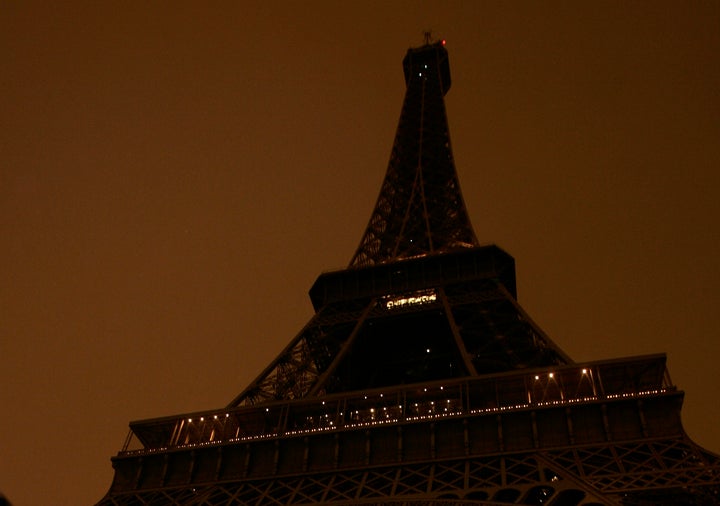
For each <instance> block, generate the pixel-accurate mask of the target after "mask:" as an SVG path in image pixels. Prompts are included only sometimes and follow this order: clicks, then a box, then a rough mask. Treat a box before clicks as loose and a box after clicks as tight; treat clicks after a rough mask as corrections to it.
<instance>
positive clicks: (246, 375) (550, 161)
mask: <svg viewBox="0 0 720 506" xmlns="http://www.w3.org/2000/svg"><path fill="white" fill-rule="evenodd" d="M259 4H260V2H257V3H245V2H215V3H206V2H197V3H196V4H194V5H193V4H187V3H183V2H165V3H152V4H151V5H148V4H147V3H146V2H116V3H111V2H87V3H78V2H72V3H70V5H67V3H66V2H44V3H34V2H14V1H8V2H3V3H2V6H0V118H1V119H0V360H1V362H0V385H2V386H1V387H0V407H1V408H0V491H2V492H4V493H5V494H6V495H7V496H8V498H9V499H11V500H12V501H13V502H14V503H15V504H16V505H18V506H24V505H40V504H54V505H60V506H63V505H68V506H70V505H78V504H91V503H93V502H94V501H96V500H98V499H100V497H101V496H102V495H103V494H104V493H105V491H106V490H107V488H108V487H109V485H110V481H111V478H112V470H111V466H110V461H109V458H110V456H111V455H113V454H114V453H116V452H117V451H118V450H119V449H120V447H121V445H122V442H123V440H124V437H125V435H126V430H127V424H128V422H129V421H130V420H135V419H142V418H149V417H156V416H163V415H170V414H176V413H182V412H187V411H196V410H201V409H206V408H216V407H220V406H223V405H226V404H227V403H228V402H229V401H230V400H231V399H232V398H233V397H234V396H235V395H236V394H237V393H239V392H240V391H241V390H242V389H243V387H244V386H245V385H246V384H247V383H248V382H249V381H250V380H251V379H252V378H253V377H254V376H255V375H256V374H258V373H259V372H260V370H261V369H262V368H263V367H264V366H265V365H267V363H268V362H269V361H270V360H271V359H272V358H273V357H274V356H275V355H276V354H277V353H278V352H279V351H280V350H281V348H282V347H283V346H284V345H285V344H286V343H287V342H288V341H289V340H290V339H291V338H292V337H293V336H294V335H295V334H296V333H297V332H298V331H299V330H300V328H301V327H302V326H303V325H304V324H305V322H306V321H307V320H308V319H309V318H310V316H311V312H312V309H311V305H310V303H309V299H308V298H307V295H306V292H307V290H308V288H309V287H310V286H311V284H312V283H313V281H314V279H315V277H316V276H317V275H318V274H319V273H320V272H322V271H323V270H328V269H335V268H341V267H344V266H345V265H346V264H347V263H348V262H349V260H350V257H351V256H352V253H353V252H354V250H355V248H356V246H357V244H358V242H359V240H360V237H361V235H362V232H363V230H364V227H365V225H366V220H367V219H368V217H369V216H370V212H371V210H372V206H373V204H374V202H375V199H376V197H377V192H378V191H379V188H380V183H381V181H382V177H383V175H384V171H385V168H386V164H387V160H388V156H389V153H390V147H391V144H392V140H393V135H394V130H395V126H396V124H397V120H398V117H399V113H400V106H401V101H402V97H403V93H404V83H403V76H402V69H401V60H402V57H403V56H404V52H405V50H406V49H407V48H408V47H409V46H411V45H413V46H414V45H419V44H420V43H421V42H422V31H423V30H424V29H427V28H432V29H433V30H434V31H435V33H436V34H437V36H438V37H443V38H446V39H447V41H448V42H447V48H448V51H449V53H450V61H451V70H452V75H453V87H452V89H451V90H450V92H449V94H448V96H447V107H448V114H449V122H450V130H451V134H452V139H453V147H454V153H455V159H456V165H457V168H458V173H459V176H460V180H461V184H462V188H463V192H464V196H465V200H466V202H467V206H468V208H469V211H470V214H471V218H472V220H473V224H474V227H475V230H476V233H477V235H478V237H479V239H480V240H481V242H483V243H496V244H498V245H500V246H501V247H503V248H504V249H506V250H507V251H508V252H509V253H510V254H512V255H513V256H514V257H515V259H516V262H517V270H518V291H519V300H520V303H521V304H522V305H523V307H524V308H525V309H526V310H527V311H528V312H529V313H530V314H531V315H532V317H533V318H534V319H535V320H536V321H537V322H538V323H539V324H540V325H541V326H542V327H543V328H544V329H545V330H546V331H547V333H548V334H549V335H550V336H551V337H552V338H553V339H554V341H555V342H557V343H558V344H559V345H560V346H562V347H563V348H564V349H565V350H566V351H567V352H568V353H569V354H570V355H571V356H572V357H573V358H575V359H576V360H579V361H584V360H594V359H604V358H611V357H620V356H628V355H637V354H647V353H655V352H666V353H667V354H668V363H669V367H670V372H671V374H672V379H673V380H674V382H675V383H676V384H677V385H678V386H679V387H680V388H681V389H684V390H685V391H686V403H685V407H684V411H683V413H684V421H685V426H686V429H687V430H688V432H689V433H690V435H691V436H692V437H693V438H695V440H696V441H697V442H699V443H701V444H703V445H704V446H705V447H707V448H708V449H710V450H713V451H716V452H717V451H720V430H718V426H719V424H720V402H718V396H717V391H718V389H720V374H718V368H719V367H718V359H719V358H720V339H719V337H720V323H719V322H720V320H719V319H718V313H720V310H719V308H720V288H718V287H720V268H719V267H718V258H720V234H719V233H718V219H719V218H720V175H719V173H718V169H719V168H720V95H719V93H720V92H719V91H718V90H720V64H719V63H720V62H719V61H718V58H719V57H718V55H719V54H720V3H718V2H717V1H710V2H696V1H688V2H680V1H677V2H660V1H652V2H650V1H648V2H625V1H623V2H599V3H596V4H591V3H590V2H567V3H565V2H562V3H560V2H555V3H553V2H551V3H549V4H548V3H546V2H465V3H459V2H432V3H429V2H394V3H392V4H391V5H390V6H387V5H386V2H367V1H364V2H358V3H355V4H349V5H348V4H346V3H345V2H334V1H333V2H327V3H321V2H309V3H308V2H292V3H274V5H272V6H260V5H259Z"/></svg>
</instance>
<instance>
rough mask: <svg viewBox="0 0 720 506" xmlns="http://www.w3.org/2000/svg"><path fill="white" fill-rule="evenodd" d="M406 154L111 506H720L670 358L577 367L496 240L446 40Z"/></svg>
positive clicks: (428, 68) (117, 460)
mask: <svg viewBox="0 0 720 506" xmlns="http://www.w3.org/2000/svg"><path fill="white" fill-rule="evenodd" d="M403 68H404V72H405V79H406V83H407V90H406V96H405V101H404V104H403V108H402V112H401V116H400V122H399V125H398V129H397V135H396V137H395V143H394V145H393V150H392V154H391V157H390V163H389V165H388V169H387V173H386V175H385V179H384V181H383V184H382V187H381V190H380V196H379V197H378V201H377V204H376V205H375V208H374V210H373V213H372V216H371V218H370V222H369V224H368V227H367V229H366V230H365V233H364V235H363V238H362V240H361V242H360V246H359V248H358V250H357V251H356V253H355V255H354V256H353V258H352V261H351V262H350V265H349V267H348V268H347V269H345V270H341V271H336V272H329V273H325V274H322V275H321V276H320V277H319V278H318V280H317V281H316V282H315V284H314V285H313V287H312V288H311V290H310V298H311V300H312V303H313V306H314V309H315V315H314V316H313V317H312V319H311V320H310V321H309V323H308V324H307V325H306V326H305V327H304V328H303V329H301V330H300V332H299V333H298V334H297V336H295V338H294V339H292V340H291V341H290V343H289V344H288V345H287V346H286V348H285V349H284V350H283V351H282V352H281V353H280V354H279V355H278V357H277V358H276V359H275V360H274V361H273V362H272V363H271V364H270V365H269V366H268V367H267V368H266V369H265V370H264V371H263V372H262V373H261V374H260V375H258V377H257V378H256V379H255V380H254V381H252V382H251V383H250V385H248V386H247V387H246V388H245V389H244V390H243V391H242V392H241V393H240V394H239V395H238V396H237V397H236V398H235V399H233V400H232V401H231V402H230V403H229V404H228V405H227V406H226V407H223V408H220V409H217V410H212V411H206V412H201V413H189V414H188V413H186V414H182V415H175V416H168V417H163V418H157V419H153V420H143V421H138V422H132V423H131V424H130V434H129V436H128V439H127V441H126V443H125V445H124V446H123V448H122V450H121V451H120V452H119V453H118V454H117V455H116V456H115V457H113V459H112V462H113V467H114V469H115V476H114V478H113V482H112V484H111V486H110V490H109V491H108V493H107V495H106V496H105V497H104V498H103V499H102V500H101V501H100V503H99V505H101V506H110V505H115V506H130V505H133V506H134V505H147V506H150V505H158V506H159V505H168V504H176V505H205V506H220V505H248V506H250V505H252V506H290V505H320V504H323V505H331V506H349V505H356V504H360V505H384V506H450V505H463V504H468V505H470V504H474V505H495V506H498V505H507V504H525V505H549V506H578V505H583V506H597V505H634V506H635V505H636V506H649V505H688V506H690V505H708V506H709V505H714V504H720V457H718V456H717V455H714V454H712V453H711V452H708V451H706V450H704V449H702V448H701V447H699V446H698V445H697V444H695V443H694V442H693V441H691V440H690V438H689V437H688V436H687V435H686V434H685V432H684V430H683V428H682V424H681V418H680V411H681V407H682V400H683V393H682V392H681V391H679V390H677V388H676V387H675V386H674V385H673V384H672V382H671V381H670V377H669V374H668V371H667V368H666V363H665V362H666V360H665V356H664V355H661V354H658V355H650V356H643V357H631V358H620V359H615V360H605V361H595V362H587V363H575V362H574V361H573V360H572V359H571V358H570V357H568V356H567V355H566V354H565V353H564V352H563V351H562V349H560V347H558V346H557V345H556V344H555V343H554V342H553V341H552V340H551V339H550V337H548V336H547V335H546V334H545V333H544V332H543V331H542V329H540V328H539V327H538V326H537V325H536V324H535V323H534V322H533V321H532V320H531V319H530V317H529V316H528V315H527V314H526V313H525V311H524V310H523V309H522V308H521V307H520V305H519V304H518V302H517V293H516V286H515V263H514V260H513V258H512V257H511V256H510V255H508V254H507V253H506V252H504V251H503V250H501V249H500V248H498V247H496V246H483V247H481V246H479V245H478V243H477V240H476V238H475V234H474V232H473V229H472V227H471V225H470V221H469V219H468V216H467V212H466V209H465V205H464V203H463V200H462V196H461V193H460V187H459V184H458V178H457V174H456V171H455V167H454V163H453V159H452V152H451V149H450V136H449V133H448V126H447V119H446V116H445V105H444V95H445V93H447V91H448V89H449V88H450V68H449V64H448V57H447V51H446V50H445V47H444V44H443V43H442V42H438V43H429V41H428V43H427V44H425V45H424V46H422V47H420V48H417V49H410V50H409V51H408V53H407V55H406V57H405V59H404V61H403Z"/></svg>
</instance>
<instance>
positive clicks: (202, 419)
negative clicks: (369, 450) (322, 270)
mask: <svg viewBox="0 0 720 506" xmlns="http://www.w3.org/2000/svg"><path fill="white" fill-rule="evenodd" d="M587 373H588V370H587V369H582V374H583V375H586V374H587ZM548 378H549V379H554V373H548ZM539 379H540V376H539V375H536V376H535V380H536V381H537V380H539ZM440 390H443V387H442V386H441V387H440ZM424 392H427V388H425V389H424ZM664 392H667V389H664V388H663V389H655V390H643V391H640V392H637V393H622V394H610V395H607V396H605V397H606V398H607V399H617V398H627V397H640V396H648V395H656V394H659V393H664ZM380 397H381V398H382V397H383V394H380ZM364 398H365V399H367V398H368V397H367V395H366V396H364ZM595 400H598V397H597V396H591V397H582V398H571V399H563V400H556V401H547V402H537V403H534V404H531V403H524V404H515V405H513V406H500V407H493V408H483V409H473V410H470V411H469V413H470V414H483V413H497V412H505V411H512V410H516V409H526V408H529V407H532V406H557V405H563V404H574V403H578V402H588V401H595ZM450 402H451V400H450V399H447V403H448V404H449V403H450ZM322 404H323V405H324V404H325V401H323V402H322ZM434 404H435V403H434V401H431V403H430V405H432V406H434ZM414 407H415V408H418V403H415V404H414ZM398 409H400V410H402V405H399V406H398ZM432 409H434V407H433V408H432ZM265 411H266V412H270V408H265ZM383 411H387V407H384V408H383ZM370 413H371V416H374V413H375V408H370ZM355 414H356V415H357V414H359V410H356V411H355ZM462 414H464V412H463V411H462V410H459V411H449V410H448V408H444V410H443V412H439V413H434V412H432V411H431V410H430V411H429V412H428V414H427V415H418V416H406V417H405V418H404V420H406V421H417V420H429V419H436V418H446V417H451V416H458V415H462ZM342 415H343V413H342V412H341V413H340V416H342ZM328 416H329V415H327V414H326V415H325V418H328ZM389 416H390V415H389V414H386V419H384V420H383V419H378V420H373V421H368V422H358V423H348V424H344V425H343V428H357V427H369V426H376V425H385V424H391V423H397V422H399V421H400V419H399V418H389ZM229 417H230V414H229V413H225V416H224V417H220V418H219V417H218V415H213V420H214V421H217V420H218V419H222V418H225V419H227V418H229ZM192 421H193V419H192V418H188V419H187V422H188V423H192ZM199 421H200V422H205V417H202V416H201V417H200V418H199ZM336 429H338V426H336V425H334V423H333V422H332V421H330V422H329V424H328V426H325V427H316V428H312V429H299V430H292V431H285V432H283V433H279V432H274V433H268V434H257V435H253V436H242V437H236V438H231V439H227V440H222V439H219V440H215V441H205V442H201V443H185V444H181V445H177V446H176V447H177V448H194V447H202V446H208V445H217V444H221V443H228V442H229V443H232V442H241V441H253V440H261V439H268V438H274V437H278V436H282V435H301V434H314V433H318V432H327V431H332V430H336ZM164 450H167V447H162V448H150V449H141V450H135V451H131V452H126V454H138V453H153V452H158V451H164Z"/></svg>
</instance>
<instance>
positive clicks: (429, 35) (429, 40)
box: [423, 30, 432, 46]
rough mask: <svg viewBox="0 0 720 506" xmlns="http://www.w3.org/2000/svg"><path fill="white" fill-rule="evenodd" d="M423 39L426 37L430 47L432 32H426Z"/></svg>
mask: <svg viewBox="0 0 720 506" xmlns="http://www.w3.org/2000/svg"><path fill="white" fill-rule="evenodd" d="M423 37H425V44H426V45H428V46H429V45H430V42H432V30H425V31H424V32H423Z"/></svg>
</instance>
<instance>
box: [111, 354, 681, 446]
mask: <svg viewBox="0 0 720 506" xmlns="http://www.w3.org/2000/svg"><path fill="white" fill-rule="evenodd" d="M673 388H674V387H673V386H672V384H671V382H670V378H669V375H668V373H667V369H666V366H665V356H664V355H654V356H650V357H638V358H630V359H620V360H613V361H605V362H593V363H589V364H584V365H577V364H573V365H568V366H562V367H554V368H552V369H543V370H527V371H524V372H521V373H518V372H512V373H504V374H499V375H492V376H487V377H481V378H463V379H459V380H452V381H444V382H434V383H428V384H423V385H408V386H404V387H400V388H398V387H395V388H393V389H384V390H382V389H377V390H373V391H368V392H366V393H363V394H360V395H358V394H357V393H356V392H353V393H351V394H338V395H330V396H326V397H324V398H313V399H312V400H304V401H293V402H278V403H266V404H262V405H257V406H254V407H242V408H232V409H224V410H217V411H210V412H204V413H195V414H190V415H183V416H180V417H170V418H162V419H156V420H148V421H142V422H135V423H132V424H131V432H130V435H129V436H128V439H127V440H126V443H125V445H124V447H123V449H122V451H121V454H130V453H147V452H154V451H163V450H166V449H168V448H177V447H188V446H205V445H215V444H221V443H232V442H238V441H248V440H257V439H264V438H272V437H283V436H294V435H299V434H312V433H318V432H323V431H334V430H341V429H352V428H357V427H366V426H374V425H380V424H391V423H401V422H413V421H418V420H427V419H434V418H444V417H449V416H459V415H467V414H483V413H493V412H505V411H512V410H518V409H528V408H537V407H544V406H554V405H563V404H573V403H580V402H593V401H602V400H606V399H616V398H624V397H641V396H648V395H656V394H659V393H663V392H665V391H667V390H671V389H673ZM136 438H137V442H139V443H140V447H139V448H136V449H133V447H132V445H133V442H134V440H135V439H136Z"/></svg>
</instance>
